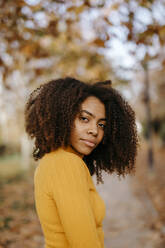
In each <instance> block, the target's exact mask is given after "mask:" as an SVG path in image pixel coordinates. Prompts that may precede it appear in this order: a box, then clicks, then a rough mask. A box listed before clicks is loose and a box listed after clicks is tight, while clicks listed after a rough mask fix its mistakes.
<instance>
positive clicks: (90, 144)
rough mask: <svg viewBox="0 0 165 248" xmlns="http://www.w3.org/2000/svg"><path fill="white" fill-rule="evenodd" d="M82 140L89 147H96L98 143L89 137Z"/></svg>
mask: <svg viewBox="0 0 165 248" xmlns="http://www.w3.org/2000/svg"><path fill="white" fill-rule="evenodd" d="M82 141H83V142H84V143H85V144H86V145H87V146H89V147H94V146H96V143H95V142H94V141H91V140H87V139H82Z"/></svg>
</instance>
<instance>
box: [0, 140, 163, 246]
mask: <svg viewBox="0 0 165 248" xmlns="http://www.w3.org/2000/svg"><path fill="white" fill-rule="evenodd" d="M158 148H159V147H158ZM146 151H147V145H146V143H144V144H143V145H142V147H141V149H140V152H139V156H138V159H137V166H136V167H137V170H136V173H135V175H133V176H126V177H125V178H124V179H122V178H121V180H119V178H118V177H117V176H115V175H108V174H103V178H104V184H103V185H96V188H97V190H98V192H99V193H100V195H101V197H102V198H103V199H104V201H105V204H106V216H105V219H104V222H103V229H104V234H105V248H132V247H134V248H163V247H165V226H164V223H165V214H164V211H163V210H164V206H163V205H164V202H165V201H164V200H165V192H164V189H165V187H164V184H165V182H164V172H165V168H164V166H163V164H164V159H165V155H164V149H163V150H162V149H161V148H159V149H155V158H156V160H155V165H154V170H149V169H148V167H147V160H146ZM33 173H34V166H32V167H31V169H30V170H28V171H26V172H25V171H21V170H20V167H18V161H17V160H16V159H15V158H12V160H11V159H10V160H4V159H1V160H0V179H1V180H0V248H33V247H35V248H36V247H40V248H42V247H43V244H44V240H43V235H42V231H41V228H40V224H39V221H38V218H37V216H36V212H35V207H34V196H33ZM93 181H94V183H95V184H96V178H95V176H94V177H93Z"/></svg>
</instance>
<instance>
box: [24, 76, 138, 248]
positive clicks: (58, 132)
mask: <svg viewBox="0 0 165 248" xmlns="http://www.w3.org/2000/svg"><path fill="white" fill-rule="evenodd" d="M25 127H26V131H27V133H28V134H29V136H30V137H31V138H32V139H34V142H35V149H34V152H33V156H34V159H35V160H38V159H40V162H39V165H38V167H37V168H36V171H35V176H34V186H35V203H36V209H37V213H38V216H39V219H40V223H41V226H42V229H43V233H44V236H45V243H46V245H45V247H46V248H58V247H59V248H69V247H70V248H103V247H104V232H103V226H102V221H103V219H104V217H105V204H104V201H103V200H102V198H101V197H100V196H99V194H98V192H97V190H96V188H95V185H94V183H93V180H92V175H94V174H96V178H97V184H98V183H99V182H101V183H104V181H103V179H102V171H103V170H104V171H106V172H107V173H109V174H110V173H113V172H116V173H117V174H118V175H122V176H124V175H125V174H128V173H130V172H131V171H133V170H134V167H135V165H134V164H135V157H136V153H137V142H138V141H137V131H136V125H135V115H134V111H133V110H132V108H131V107H130V106H129V104H128V103H127V102H126V101H125V100H124V99H123V98H122V97H121V95H120V94H119V93H118V92H117V90H115V89H113V88H112V86H111V82H110V81H105V82H97V83H94V84H93V85H90V84H87V83H84V82H81V81H79V80H76V79H74V78H71V77H66V78H60V79H57V80H52V81H50V82H48V83H46V84H43V85H41V86H40V87H39V88H37V89H36V90H35V91H34V92H32V94H31V95H30V98H29V100H28V102H27V105H26V110H25ZM114 197H115V196H114Z"/></svg>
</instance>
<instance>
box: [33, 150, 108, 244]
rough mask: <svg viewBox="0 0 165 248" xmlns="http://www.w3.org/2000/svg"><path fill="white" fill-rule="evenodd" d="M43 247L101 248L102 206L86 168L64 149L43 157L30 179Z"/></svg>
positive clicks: (78, 157) (103, 205)
mask: <svg viewBox="0 0 165 248" xmlns="http://www.w3.org/2000/svg"><path fill="white" fill-rule="evenodd" d="M34 189H35V204H36V209H37V213H38V216H39V219H40V223H41V226H42V229H43V233H44V236H45V243H46V245H45V248H103V247H104V232H103V229H102V221H103V219H104V217H105V204H104V201H103V200H102V199H101V197H100V196H99V194H98V193H97V191H96V188H95V185H94V183H93V181H92V177H91V175H90V173H89V170H88V167H87V166H86V164H85V163H84V161H83V160H82V158H81V157H80V156H79V155H78V154H76V152H75V151H74V150H73V149H72V148H71V147H68V148H67V149H62V148H59V149H58V150H56V151H53V152H51V153H48V154H46V155H45V156H44V157H43V158H42V159H41V160H40V163H39V165H38V167H37V168H36V171H35V176H34Z"/></svg>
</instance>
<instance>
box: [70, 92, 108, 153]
mask: <svg viewBox="0 0 165 248" xmlns="http://www.w3.org/2000/svg"><path fill="white" fill-rule="evenodd" d="M73 124H74V125H73V128H72V130H71V137H70V142H71V146H72V148H73V149H74V150H76V151H77V152H78V153H79V154H81V155H89V154H90V153H91V152H92V151H93V150H94V149H95V148H96V147H97V146H98V144H99V143H100V142H101V141H102V139H103V136H104V129H105V125H106V117H105V106H104V104H103V103H102V102H101V101H100V100H99V99H98V98H96V97H95V96H90V97H88V98H87V99H86V100H85V101H84V102H83V103H82V104H81V107H80V112H79V113H78V115H77V116H76V118H75V120H74V123H73Z"/></svg>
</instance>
